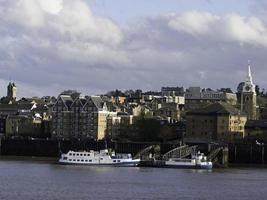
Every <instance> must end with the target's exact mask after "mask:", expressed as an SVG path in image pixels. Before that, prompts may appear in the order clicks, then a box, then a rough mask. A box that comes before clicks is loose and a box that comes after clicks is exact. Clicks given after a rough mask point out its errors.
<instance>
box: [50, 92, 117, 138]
mask: <svg viewBox="0 0 267 200" xmlns="http://www.w3.org/2000/svg"><path fill="white" fill-rule="evenodd" d="M52 113H53V119H52V121H53V123H52V124H53V130H52V136H53V138H61V139H63V138H64V139H71V138H77V139H86V138H87V139H88V138H89V139H95V140H100V139H103V138H104V137H105V136H106V129H107V117H108V116H110V115H112V116H113V115H116V112H110V111H108V108H107V105H106V103H105V102H104V101H103V100H102V99H101V97H99V96H91V97H89V96H86V97H84V96H81V95H79V96H78V97H76V99H75V100H73V98H72V97H71V96H70V95H59V97H58V100H57V102H56V103H55V105H54V106H53V112H52Z"/></svg>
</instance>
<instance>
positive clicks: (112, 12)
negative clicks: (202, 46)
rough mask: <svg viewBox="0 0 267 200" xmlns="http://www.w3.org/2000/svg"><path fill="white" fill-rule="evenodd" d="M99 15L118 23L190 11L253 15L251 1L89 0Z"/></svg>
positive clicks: (93, 9)
mask: <svg viewBox="0 0 267 200" xmlns="http://www.w3.org/2000/svg"><path fill="white" fill-rule="evenodd" d="M87 2H88V4H89V6H90V7H91V9H92V11H93V12H94V13H95V14H97V15H102V16H105V17H110V18H112V19H113V20H115V21H116V22H118V23H125V22H127V21H128V20H132V19H134V18H139V17H147V16H156V15H160V14H166V13H170V12H175V13H177V12H185V11H190V10H198V11H207V12H211V13H214V14H225V13H239V14H242V15H249V14H251V10H250V9H249V7H250V5H251V4H252V2H251V0H241V1H240V0H87Z"/></svg>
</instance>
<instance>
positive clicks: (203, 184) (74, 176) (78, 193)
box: [0, 160, 267, 200]
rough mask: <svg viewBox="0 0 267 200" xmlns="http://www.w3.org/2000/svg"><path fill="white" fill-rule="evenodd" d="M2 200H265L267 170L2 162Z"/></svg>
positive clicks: (0, 170) (0, 167)
mask: <svg viewBox="0 0 267 200" xmlns="http://www.w3.org/2000/svg"><path fill="white" fill-rule="evenodd" d="M0 199H1V200H6V199H10V200H21V199H22V200H31V199H32V200H38V199H42V200H46V199H49V200H53V199H64V200H76V199H77V200H79V199H84V200H88V199H95V200H102V199H127V200H130V199H166V200H167V199H168V200H169V199H185V200H206V199H210V200H214V199H216V200H220V199H227V200H231V199H234V200H255V199H263V200H264V199H267V169H257V168H232V169H215V170H213V171H205V170H204V171H203V170H188V169H156V168H124V167H89V166H83V167H81V166H80V167H79V166H61V165H57V164H53V163H49V162H37V161H14V160H11V161H10V160H9V161H6V160H0Z"/></svg>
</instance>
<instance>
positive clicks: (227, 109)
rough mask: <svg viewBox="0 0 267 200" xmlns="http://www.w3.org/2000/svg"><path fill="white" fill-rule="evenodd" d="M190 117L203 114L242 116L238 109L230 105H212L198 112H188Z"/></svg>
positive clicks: (197, 110)
mask: <svg viewBox="0 0 267 200" xmlns="http://www.w3.org/2000/svg"><path fill="white" fill-rule="evenodd" d="M187 114H188V115H192V114H199V115H200V114H203V115H209V114H211V115H212V114H231V115H239V114H242V113H241V112H240V110H238V109H237V108H235V107H233V106H231V105H229V104H225V103H214V104H210V105H208V106H205V107H203V108H199V109H196V110H192V111H189V112H187Z"/></svg>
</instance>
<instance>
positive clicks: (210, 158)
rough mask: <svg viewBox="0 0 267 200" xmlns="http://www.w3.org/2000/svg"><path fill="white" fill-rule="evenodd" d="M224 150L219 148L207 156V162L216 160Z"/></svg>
mask: <svg viewBox="0 0 267 200" xmlns="http://www.w3.org/2000/svg"><path fill="white" fill-rule="evenodd" d="M222 150H223V147H218V148H217V149H215V150H213V151H211V152H210V154H209V155H208V156H207V160H210V161H212V160H214V159H215V158H216V157H217V155H218V153H220V151H222Z"/></svg>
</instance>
